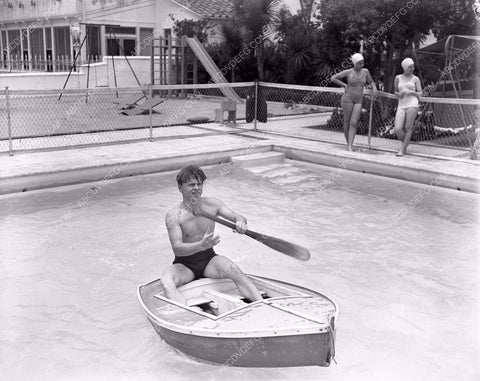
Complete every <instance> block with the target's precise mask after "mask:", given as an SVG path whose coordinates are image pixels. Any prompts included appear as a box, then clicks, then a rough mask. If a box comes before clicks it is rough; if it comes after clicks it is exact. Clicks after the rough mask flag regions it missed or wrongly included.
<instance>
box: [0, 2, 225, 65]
mask: <svg viewBox="0 0 480 381" xmlns="http://www.w3.org/2000/svg"><path fill="white" fill-rule="evenodd" d="M232 11H233V5H232V3H231V1H230V0H209V1H204V0H157V1H155V0H85V1H82V0H32V1H29V0H0V37H1V38H0V51H1V52H2V54H1V56H0V68H2V69H4V70H7V71H9V72H11V71H32V70H40V71H64V70H65V69H66V68H65V61H68V62H71V61H73V58H74V54H75V52H76V51H77V50H78V51H79V60H80V62H81V63H85V62H87V57H89V58H90V61H93V62H94V61H99V60H101V58H102V57H104V56H122V55H126V56H150V49H151V47H150V43H149V42H150V41H151V39H152V36H153V35H155V36H156V37H158V36H162V35H163V36H167V35H168V34H171V33H172V26H173V20H172V17H173V18H174V19H177V20H182V19H192V20H199V19H207V20H212V21H213V22H218V21H219V20H223V19H226V18H228V17H231V16H232ZM84 40H85V42H84ZM82 42H83V44H82ZM80 47H81V48H80ZM13 63H18V64H17V65H16V66H14V65H13ZM67 66H68V65H67Z"/></svg>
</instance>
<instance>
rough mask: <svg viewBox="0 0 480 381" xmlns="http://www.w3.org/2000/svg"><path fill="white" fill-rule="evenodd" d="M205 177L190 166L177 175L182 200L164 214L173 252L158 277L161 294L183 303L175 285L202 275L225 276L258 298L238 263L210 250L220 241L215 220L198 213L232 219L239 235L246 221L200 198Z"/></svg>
mask: <svg viewBox="0 0 480 381" xmlns="http://www.w3.org/2000/svg"><path fill="white" fill-rule="evenodd" d="M206 178H207V176H206V175H205V173H204V172H203V171H202V170H201V169H200V168H199V167H196V166H194V165H189V166H188V167H185V168H183V169H182V170H181V171H180V172H179V173H178V175H177V184H178V189H179V191H180V193H181V194H182V198H183V200H182V202H180V203H179V204H178V205H176V206H174V207H173V208H172V209H170V210H169V211H168V212H167V214H166V216H165V225H166V227H167V231H168V236H169V238H170V243H171V245H172V249H173V252H174V254H175V260H174V261H173V264H172V265H170V266H169V267H168V268H167V269H166V270H165V272H164V273H163V275H162V277H161V282H162V286H163V288H164V290H165V294H166V296H167V297H168V298H170V299H173V300H175V301H177V302H180V303H183V304H186V300H185V298H184V297H183V295H182V294H181V293H180V292H179V291H178V289H177V287H179V286H181V285H183V284H185V283H188V282H191V281H192V280H194V279H198V278H202V277H207V278H228V279H231V280H232V281H233V282H234V283H235V284H236V286H237V288H238V290H239V292H240V294H241V295H243V296H244V297H246V298H248V299H249V300H251V301H256V300H261V299H262V297H261V295H260V293H259V291H258V290H257V288H256V287H255V285H254V284H253V282H252V281H251V280H250V279H249V278H248V277H247V276H246V275H245V274H244V273H243V272H242V270H241V269H240V268H239V267H238V265H236V264H235V263H234V262H232V261H231V260H230V259H228V258H226V257H224V256H221V255H217V254H216V253H215V251H214V250H213V246H215V245H217V244H218V243H219V242H220V237H219V236H218V235H215V234H214V229H215V221H212V220H211V219H208V218H206V217H203V216H201V214H202V213H205V214H208V215H210V216H220V217H223V218H224V219H226V220H229V221H232V222H233V223H235V226H236V231H237V232H238V233H240V234H243V233H245V231H246V230H247V220H246V219H245V217H243V216H241V215H240V214H238V213H235V212H234V211H233V210H232V209H230V208H229V207H228V206H226V205H225V204H224V203H223V202H222V201H220V200H218V199H216V198H213V197H202V191H203V183H204V181H205V179H206Z"/></svg>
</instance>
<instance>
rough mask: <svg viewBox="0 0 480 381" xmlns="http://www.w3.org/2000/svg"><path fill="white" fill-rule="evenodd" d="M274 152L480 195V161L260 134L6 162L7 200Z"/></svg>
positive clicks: (0, 185) (3, 158)
mask: <svg viewBox="0 0 480 381" xmlns="http://www.w3.org/2000/svg"><path fill="white" fill-rule="evenodd" d="M268 151H277V152H283V153H284V154H285V157H286V158H289V159H294V160H300V161H308V162H312V163H317V164H323V165H327V166H331V167H334V168H339V169H342V170H343V169H349V170H354V171H360V172H366V173H371V174H377V175H381V176H388V177H393V178H397V179H403V180H407V181H414V182H418V183H421V184H425V185H427V186H430V185H435V186H441V187H446V188H450V189H458V190H462V191H467V192H474V193H480V161H478V160H469V159H467V158H465V159H464V158H452V157H441V156H431V155H427V154H421V153H417V152H416V153H415V154H408V155H405V156H403V157H397V156H396V155H395V153H394V151H391V150H385V151H384V150H377V149H375V150H374V149H367V147H366V146H358V147H357V150H356V152H348V151H347V150H346V147H345V145H344V144H336V143H326V142H322V141H318V140H313V139H306V138H295V137H288V136H283V135H275V134H267V133H262V132H255V131H243V132H236V133H224V134H217V135H204V136H195V137H182V138H175V139H162V140H155V141H153V142H149V141H140V142H131V143H121V144H120V143H119V144H110V145H97V146H89V147H77V148H73V149H72V148H69V149H61V150H50V151H43V152H28V153H16V154H15V155H13V156H9V155H8V154H3V155H0V194H9V193H16V192H24V191H27V190H28V191H29V190H34V189H42V188H48V187H55V186H62V185H70V184H76V183H83V182H94V181H95V182H98V181H100V182H101V181H107V180H109V179H112V178H117V177H126V176H134V175H139V174H146V173H153V172H163V171H170V170H177V169H180V168H181V167H183V166H185V165H187V164H190V163H195V164H198V165H201V166H205V165H214V164H221V163H230V164H229V165H232V163H231V162H230V158H231V157H232V156H243V155H248V154H255V153H261V152H268Z"/></svg>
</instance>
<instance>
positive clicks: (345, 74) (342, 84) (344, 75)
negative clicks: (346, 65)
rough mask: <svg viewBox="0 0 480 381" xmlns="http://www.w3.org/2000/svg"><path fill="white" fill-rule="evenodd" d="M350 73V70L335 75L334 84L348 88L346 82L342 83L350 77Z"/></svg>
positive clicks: (333, 77)
mask: <svg viewBox="0 0 480 381" xmlns="http://www.w3.org/2000/svg"><path fill="white" fill-rule="evenodd" d="M348 73H350V69H347V70H343V71H341V72H340V73H337V74H335V75H333V76H332V82H333V83H335V84H337V85H339V86H341V87H344V88H347V86H348V85H347V84H346V83H345V82H343V81H341V79H343V78H345V77H346V76H347V75H348Z"/></svg>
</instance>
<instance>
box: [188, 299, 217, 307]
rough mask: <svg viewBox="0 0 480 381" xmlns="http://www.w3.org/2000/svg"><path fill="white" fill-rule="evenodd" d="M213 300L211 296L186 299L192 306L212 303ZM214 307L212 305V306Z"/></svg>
mask: <svg viewBox="0 0 480 381" xmlns="http://www.w3.org/2000/svg"><path fill="white" fill-rule="evenodd" d="M213 303H214V302H213V300H212V299H211V298H205V297H199V298H192V299H188V300H187V305H188V306H189V307H193V306H201V305H202V304H210V305H211V304H213ZM212 307H214V306H212Z"/></svg>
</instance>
